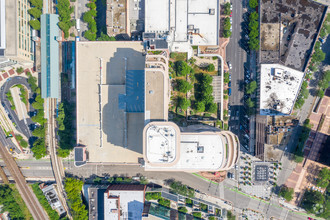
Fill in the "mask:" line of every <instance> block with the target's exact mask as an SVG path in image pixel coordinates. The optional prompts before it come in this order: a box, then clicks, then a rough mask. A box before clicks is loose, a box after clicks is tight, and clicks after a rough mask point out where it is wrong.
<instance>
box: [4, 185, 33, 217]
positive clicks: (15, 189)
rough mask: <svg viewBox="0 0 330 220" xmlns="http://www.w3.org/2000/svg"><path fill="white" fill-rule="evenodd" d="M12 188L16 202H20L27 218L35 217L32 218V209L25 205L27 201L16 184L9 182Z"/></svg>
mask: <svg viewBox="0 0 330 220" xmlns="http://www.w3.org/2000/svg"><path fill="white" fill-rule="evenodd" d="M9 186H10V188H11V189H12V190H13V197H14V199H15V200H16V202H17V203H18V205H19V207H20V209H21V210H22V212H23V213H24V215H25V218H26V219H28V220H29V219H31V220H32V219H33V218H32V215H31V213H30V211H29V210H28V208H27V207H26V205H25V202H24V201H23V199H22V197H21V195H20V194H19V192H18V190H17V188H16V186H15V184H9Z"/></svg>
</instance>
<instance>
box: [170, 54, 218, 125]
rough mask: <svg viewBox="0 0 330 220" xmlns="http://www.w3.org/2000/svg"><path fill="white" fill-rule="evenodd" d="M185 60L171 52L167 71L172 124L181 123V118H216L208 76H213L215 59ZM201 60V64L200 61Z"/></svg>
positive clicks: (185, 56)
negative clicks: (169, 84) (168, 73)
mask: <svg viewBox="0 0 330 220" xmlns="http://www.w3.org/2000/svg"><path fill="white" fill-rule="evenodd" d="M197 59H199V64H197V62H196V59H195V58H191V59H189V60H187V54H186V53H171V54H170V62H169V72H170V78H171V85H172V91H171V103H170V106H169V110H170V112H171V113H172V114H173V115H174V118H173V121H176V122H180V121H184V119H185V118H187V117H189V116H192V117H209V118H210V117H211V118H214V120H215V119H216V118H217V114H216V113H217V104H216V103H215V102H214V97H213V95H212V93H213V86H212V81H213V77H212V75H217V73H218V72H217V71H216V68H215V66H217V60H214V59H212V58H209V59H203V58H197ZM201 60H202V61H201Z"/></svg>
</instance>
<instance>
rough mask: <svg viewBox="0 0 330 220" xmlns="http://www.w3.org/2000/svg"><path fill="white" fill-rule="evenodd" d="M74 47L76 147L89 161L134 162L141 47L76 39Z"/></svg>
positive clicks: (138, 141) (140, 119) (140, 113)
mask: <svg viewBox="0 0 330 220" xmlns="http://www.w3.org/2000/svg"><path fill="white" fill-rule="evenodd" d="M76 47H77V53H76V59H77V62H76V68H77V69H76V71H77V76H76V77H77V85H76V90H77V142H78V144H79V145H81V146H86V151H87V152H88V161H89V162H115V163H137V162H138V158H139V157H142V154H141V153H142V138H141V137H142V130H143V127H144V68H145V56H143V45H142V44H141V42H136V41H135V42H133V41H131V42H127V41H126V42H123V41H110V42H82V41H80V42H77V45H76ZM86 54H88V56H86ZM86 88H88V89H86ZM113 155H116V156H115V157H114V156H113Z"/></svg>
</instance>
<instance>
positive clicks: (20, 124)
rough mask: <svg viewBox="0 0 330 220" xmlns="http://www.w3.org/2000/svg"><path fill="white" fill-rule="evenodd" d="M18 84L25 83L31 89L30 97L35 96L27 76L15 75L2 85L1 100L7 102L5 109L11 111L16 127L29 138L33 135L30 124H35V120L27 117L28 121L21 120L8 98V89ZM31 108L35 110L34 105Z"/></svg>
mask: <svg viewBox="0 0 330 220" xmlns="http://www.w3.org/2000/svg"><path fill="white" fill-rule="evenodd" d="M17 84H22V85H24V86H25V87H26V88H28V91H29V99H30V98H31V97H32V96H33V93H31V88H30V85H29V83H28V82H27V78H25V77H21V76H15V77H11V78H8V79H7V81H6V82H5V83H4V85H3V86H2V87H1V91H0V98H1V102H3V103H4V104H5V107H4V108H5V109H6V111H8V112H9V114H10V115H11V117H12V122H15V124H16V129H17V130H18V131H19V132H21V133H23V134H24V135H25V136H26V137H27V138H28V139H29V138H30V137H32V134H31V131H30V128H29V127H30V125H31V124H34V122H33V121H32V120H31V118H27V119H26V123H25V121H24V120H20V121H19V119H18V117H17V115H16V113H15V111H14V110H12V109H11V108H10V103H9V101H8V99H7V96H6V93H7V92H8V90H9V89H10V87H12V86H14V85H17ZM29 106H30V107H29V110H28V111H30V112H31V111H34V109H33V107H32V105H29Z"/></svg>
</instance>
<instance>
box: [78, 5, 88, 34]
mask: <svg viewBox="0 0 330 220" xmlns="http://www.w3.org/2000/svg"><path fill="white" fill-rule="evenodd" d="M87 3H89V1H88V0H79V1H76V6H75V8H77V10H76V11H75V17H76V19H80V32H79V37H80V40H86V39H85V38H84V37H83V33H84V32H85V31H87V30H88V24H87V23H85V22H84V21H83V15H84V13H85V12H86V11H88V8H87V7H86V4H87Z"/></svg>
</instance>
